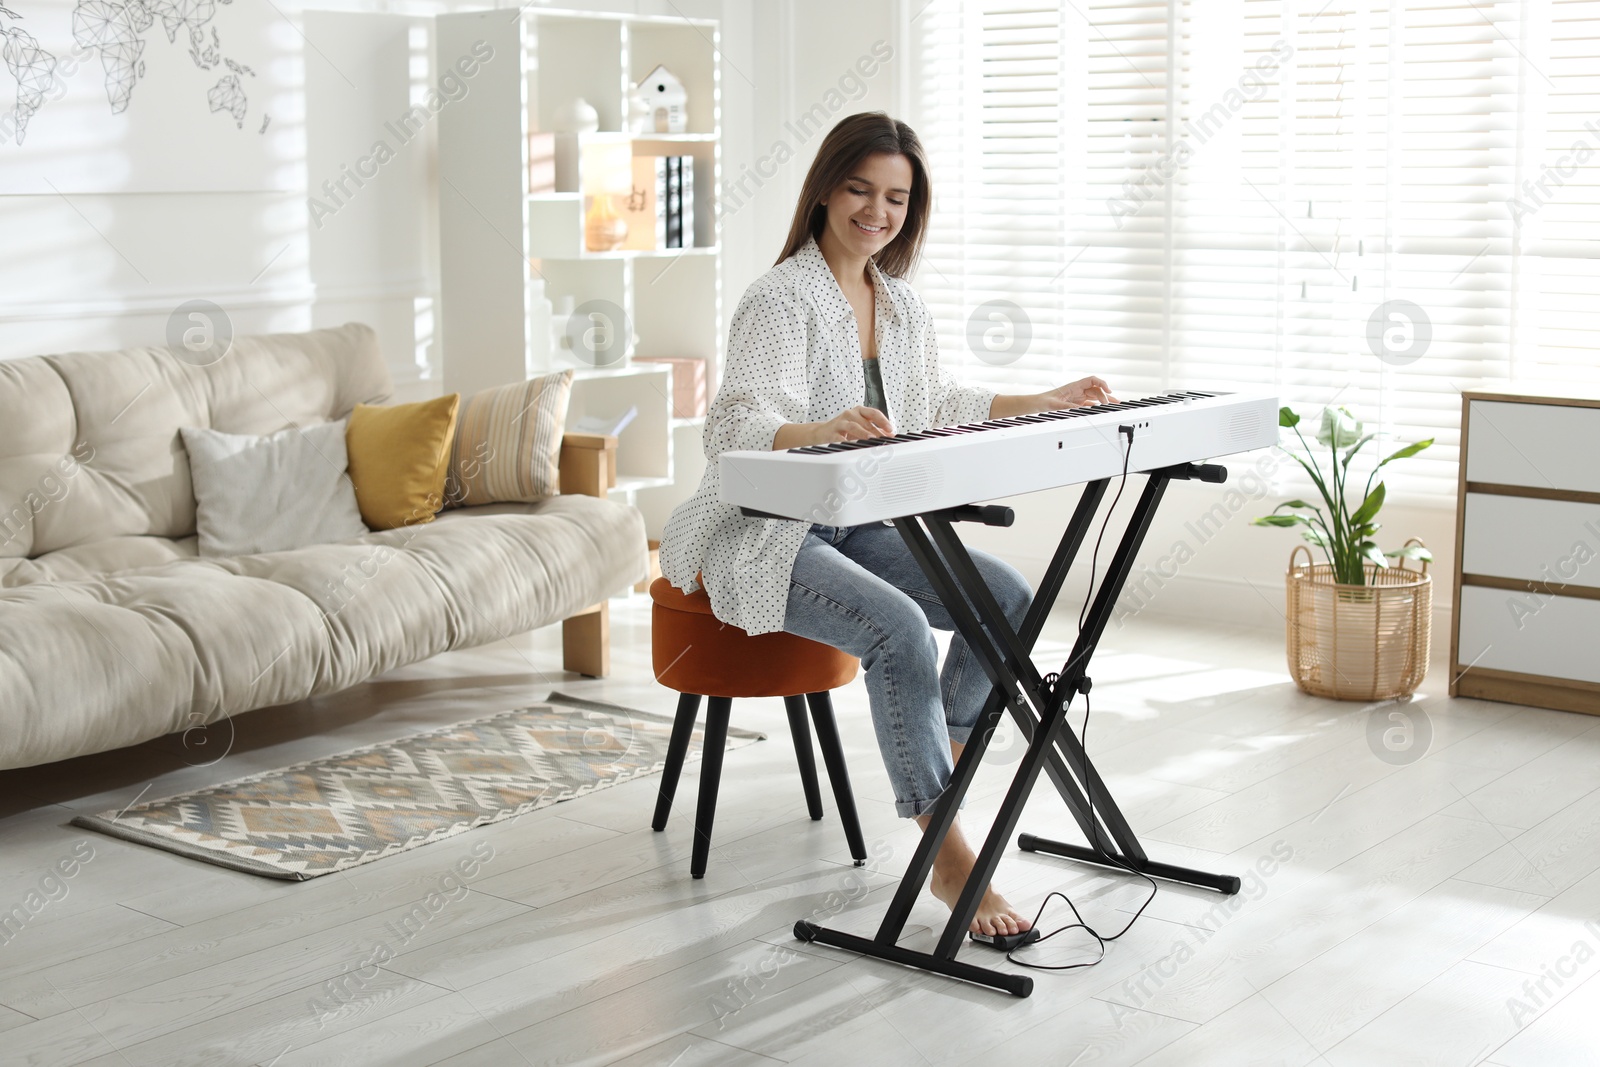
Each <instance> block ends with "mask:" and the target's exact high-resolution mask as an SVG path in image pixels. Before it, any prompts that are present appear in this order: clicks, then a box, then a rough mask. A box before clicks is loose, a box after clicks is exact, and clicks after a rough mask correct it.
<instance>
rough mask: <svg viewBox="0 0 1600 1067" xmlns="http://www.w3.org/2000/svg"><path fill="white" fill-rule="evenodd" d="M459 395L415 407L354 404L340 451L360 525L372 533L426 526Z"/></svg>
mask: <svg viewBox="0 0 1600 1067" xmlns="http://www.w3.org/2000/svg"><path fill="white" fill-rule="evenodd" d="M460 406H461V394H460V393H451V394H450V395H448V396H441V397H439V398H438V399H437V400H424V401H422V402H421V403H417V404H393V405H389V406H384V407H375V406H373V405H370V404H357V405H356V409H355V411H353V412H351V413H350V429H349V431H348V432H347V433H346V434H345V448H346V451H348V452H349V453H350V480H351V481H352V482H354V483H355V487H356V503H357V504H358V505H360V507H361V521H363V522H365V523H366V524H367V525H368V526H370V527H371V528H372V529H374V530H392V529H395V528H396V527H399V526H413V525H415V524H417V523H419V522H432V521H433V516H434V513H435V512H437V511H438V510H439V507H440V505H441V504H442V503H443V502H444V479H445V474H446V473H447V472H448V471H449V469H450V442H451V439H452V438H453V437H454V436H455V429H456V412H457V410H458V409H459V408H460Z"/></svg>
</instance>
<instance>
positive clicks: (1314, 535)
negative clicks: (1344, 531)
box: [1300, 528, 1328, 548]
mask: <svg viewBox="0 0 1600 1067" xmlns="http://www.w3.org/2000/svg"><path fill="white" fill-rule="evenodd" d="M1300 536H1301V537H1304V538H1305V539H1306V540H1307V541H1310V542H1311V543H1312V544H1314V545H1316V546H1317V547H1318V548H1327V547H1328V539H1327V538H1326V537H1323V536H1322V531H1320V530H1318V529H1315V528H1312V529H1310V530H1307V531H1306V532H1305V533H1303V534H1301V535H1300Z"/></svg>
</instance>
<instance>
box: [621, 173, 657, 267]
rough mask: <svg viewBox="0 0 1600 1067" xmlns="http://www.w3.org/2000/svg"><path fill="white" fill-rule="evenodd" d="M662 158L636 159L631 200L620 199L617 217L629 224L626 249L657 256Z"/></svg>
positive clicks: (624, 242) (624, 241)
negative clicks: (659, 163) (658, 166)
mask: <svg viewBox="0 0 1600 1067" xmlns="http://www.w3.org/2000/svg"><path fill="white" fill-rule="evenodd" d="M659 158H660V157H659V156H634V157H633V182H632V187H631V188H630V189H629V191H628V195H627V196H619V197H617V198H616V205H617V213H618V214H619V215H621V216H622V220H623V221H624V222H626V223H627V224H628V236H627V237H625V238H623V241H622V247H623V248H627V249H633V250H636V251H642V252H654V251H655V250H656V249H657V248H658V247H659V245H657V243H656V160H657V159H659Z"/></svg>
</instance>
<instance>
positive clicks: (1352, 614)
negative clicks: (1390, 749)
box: [1253, 407, 1433, 700]
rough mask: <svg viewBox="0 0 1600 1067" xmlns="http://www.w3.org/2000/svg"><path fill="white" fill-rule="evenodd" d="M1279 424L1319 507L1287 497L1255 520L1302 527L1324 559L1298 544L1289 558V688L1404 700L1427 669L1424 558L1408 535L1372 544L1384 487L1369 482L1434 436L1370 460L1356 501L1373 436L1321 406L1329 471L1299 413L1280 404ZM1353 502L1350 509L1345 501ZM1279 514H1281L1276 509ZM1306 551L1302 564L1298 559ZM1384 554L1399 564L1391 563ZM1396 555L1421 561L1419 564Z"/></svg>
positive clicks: (1320, 435) (1344, 412)
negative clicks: (1295, 443) (1355, 468)
mask: <svg viewBox="0 0 1600 1067" xmlns="http://www.w3.org/2000/svg"><path fill="white" fill-rule="evenodd" d="M1278 425H1279V426H1280V427H1282V428H1284V429H1289V430H1293V431H1294V435H1295V438H1296V439H1298V440H1299V442H1300V446H1301V448H1302V449H1304V452H1303V453H1302V452H1301V451H1298V450H1296V449H1293V448H1285V447H1284V446H1282V445H1280V446H1279V448H1280V449H1282V451H1284V452H1285V453H1287V454H1288V455H1289V456H1290V457H1291V458H1293V459H1294V461H1295V462H1296V463H1299V464H1300V466H1302V467H1304V468H1305V471H1306V473H1307V474H1308V475H1310V476H1311V481H1312V483H1313V484H1314V485H1315V486H1316V487H1317V492H1318V493H1320V494H1321V497H1322V501H1321V503H1314V502H1310V501H1306V500H1287V501H1284V502H1283V503H1282V504H1279V505H1278V506H1277V507H1276V508H1274V509H1273V513H1272V514H1271V515H1264V516H1262V517H1261V518H1258V519H1255V520H1254V522H1253V524H1254V525H1256V526H1283V527H1291V526H1298V527H1303V529H1302V530H1301V536H1302V537H1303V538H1304V539H1305V540H1306V541H1308V542H1310V543H1311V544H1312V545H1315V546H1316V547H1317V548H1320V549H1322V554H1323V557H1324V559H1325V561H1326V562H1323V563H1317V562H1314V561H1313V559H1312V556H1311V552H1310V550H1309V549H1307V548H1306V547H1305V546H1304V545H1300V546H1296V548H1295V550H1294V551H1293V552H1291V553H1290V554H1289V574H1288V588H1287V597H1288V613H1287V616H1286V618H1287V622H1288V657H1289V672H1290V674H1291V675H1293V677H1294V680H1295V684H1297V685H1298V686H1299V687H1300V688H1301V689H1303V690H1305V691H1306V692H1308V693H1312V694H1315V695H1317V696H1329V697H1335V698H1338V699H1340V700H1387V699H1392V698H1394V697H1399V696H1405V695H1407V694H1409V693H1411V692H1413V691H1414V690H1415V689H1416V688H1417V686H1418V685H1420V684H1421V683H1422V679H1423V677H1424V676H1425V675H1426V674H1427V671H1428V646H1429V630H1430V625H1429V624H1430V622H1431V618H1432V610H1433V579H1432V578H1431V577H1429V575H1428V563H1429V561H1431V560H1432V559H1433V554H1432V553H1430V552H1429V551H1428V549H1427V548H1426V547H1424V546H1423V545H1422V543H1421V542H1420V541H1417V540H1416V539H1415V538H1413V539H1412V540H1410V541H1407V542H1406V543H1405V544H1404V545H1402V546H1401V547H1399V548H1395V549H1390V550H1389V551H1387V552H1385V551H1383V550H1382V549H1380V548H1379V547H1378V543H1377V542H1376V541H1375V540H1374V537H1375V536H1376V534H1377V532H1378V530H1379V529H1380V526H1379V523H1378V521H1377V517H1378V512H1379V511H1380V510H1381V509H1382V508H1383V504H1384V501H1385V499H1386V490H1385V488H1384V483H1383V482H1381V481H1380V482H1378V483H1377V485H1373V481H1374V480H1375V479H1376V478H1377V477H1378V472H1379V471H1381V470H1383V468H1384V467H1387V466H1388V465H1389V464H1390V463H1393V462H1394V461H1395V460H1400V459H1406V458H1408V457H1410V456H1414V455H1416V454H1417V453H1418V452H1421V451H1422V450H1423V449H1425V448H1427V447H1429V446H1430V445H1432V444H1433V438H1431V437H1430V438H1428V439H1427V440H1426V441H1417V442H1415V443H1413V444H1409V445H1406V446H1405V447H1404V448H1401V449H1399V450H1397V451H1395V452H1392V453H1390V454H1389V455H1388V456H1386V457H1384V458H1383V459H1381V460H1379V461H1378V463H1377V464H1376V465H1375V466H1374V467H1373V468H1372V470H1371V471H1370V472H1369V473H1368V474H1367V478H1366V483H1365V485H1364V486H1363V488H1362V490H1361V495H1360V496H1359V497H1355V498H1352V497H1351V495H1350V493H1349V487H1350V484H1351V480H1352V477H1355V478H1359V477H1360V475H1359V474H1355V475H1352V472H1351V469H1350V467H1351V461H1353V460H1354V459H1355V458H1356V456H1357V455H1358V454H1360V452H1361V450H1362V449H1363V448H1365V447H1366V446H1367V445H1368V444H1369V443H1370V442H1371V441H1372V440H1373V439H1374V438H1376V437H1377V436H1378V435H1377V434H1376V433H1367V432H1366V428H1365V427H1364V426H1363V425H1362V423H1361V421H1360V420H1359V419H1357V418H1356V417H1355V416H1354V415H1352V414H1351V413H1350V411H1349V409H1348V408H1343V407H1339V408H1334V407H1327V408H1324V409H1323V410H1322V423H1321V425H1320V426H1319V427H1318V429H1317V443H1318V444H1320V445H1322V446H1323V447H1325V448H1326V449H1327V450H1328V468H1327V472H1326V474H1324V471H1323V467H1322V463H1321V461H1320V460H1319V459H1318V458H1317V454H1316V453H1315V452H1313V450H1312V447H1311V445H1310V443H1309V442H1307V441H1306V439H1305V435H1304V434H1303V433H1301V431H1300V416H1298V415H1296V414H1295V413H1294V412H1293V411H1292V410H1291V409H1289V408H1287V407H1285V408H1281V409H1280V410H1279V412H1278ZM1352 504H1353V506H1352ZM1280 513H1283V514H1280ZM1302 552H1303V553H1305V558H1304V561H1303V562H1297V558H1296V557H1297V556H1299V555H1300V553H1302ZM1390 559H1396V560H1397V561H1400V562H1399V565H1398V566H1393V567H1391V566H1390V564H1389V561H1390ZM1405 560H1415V561H1417V562H1419V563H1420V564H1421V568H1420V570H1412V569H1410V568H1408V567H1406V566H1405V564H1404V561H1405Z"/></svg>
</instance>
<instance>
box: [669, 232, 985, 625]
mask: <svg viewBox="0 0 1600 1067" xmlns="http://www.w3.org/2000/svg"><path fill="white" fill-rule="evenodd" d="M869 269H870V271H871V273H872V277H873V288H874V298H875V300H876V302H877V304H876V314H877V319H878V331H877V341H878V361H879V368H880V370H881V371H882V374H883V388H884V394H885V397H886V399H887V400H888V404H889V410H890V411H891V412H894V413H895V414H894V417H893V421H894V428H895V432H897V433H914V432H916V431H919V430H926V429H929V428H930V427H935V426H953V425H957V424H959V423H965V422H979V421H981V420H983V419H987V418H988V417H989V404H990V402H991V401H992V400H993V399H994V397H995V393H994V391H993V390H990V389H983V388H978V387H975V386H963V385H959V384H958V383H957V382H956V379H955V376H954V375H953V374H952V373H951V372H950V371H949V370H948V369H947V368H945V367H942V366H940V364H939V350H938V345H937V342H936V340H935V337H934V329H933V319H932V316H930V315H929V314H928V309H927V307H926V306H925V305H924V304H923V303H922V298H921V297H919V296H918V295H917V293H916V291H915V290H914V289H912V288H911V285H910V283H909V282H907V281H905V280H904V279H902V278H893V277H890V276H888V275H886V274H883V273H882V272H881V271H879V270H878V268H877V265H876V264H873V265H871V267H870V268H869ZM865 392H866V379H865V376H864V374H863V371H862V361H861V342H860V336H859V333H858V331H857V329H856V321H855V313H854V311H853V310H852V309H851V307H850V302H849V301H848V300H847V299H845V295H844V293H843V291H842V290H840V288H839V284H838V282H836V281H835V280H834V277H833V272H832V271H830V270H829V269H828V263H827V261H826V260H825V259H823V258H822V252H821V250H819V249H818V248H817V243H816V241H815V240H811V241H808V242H806V244H805V247H803V248H801V249H800V251H798V252H796V253H795V254H794V255H793V256H790V257H789V258H788V259H786V260H784V261H783V262H781V263H779V264H778V265H777V266H775V267H773V268H772V269H771V270H769V271H768V272H767V273H766V274H764V275H762V276H761V277H760V278H758V279H756V281H755V282H754V283H753V284H751V286H750V288H749V289H747V290H746V291H745V294H744V297H743V298H742V299H741V300H740V301H739V306H738V308H737V309H736V310H735V311H734V314H733V322H732V323H731V325H730V327H729V330H728V354H727V359H726V361H725V363H724V366H723V377H722V383H721V385H720V386H719V387H718V389H717V395H716V398H715V399H714V400H713V401H712V403H711V409H710V411H709V412H708V413H707V415H706V425H705V431H704V435H703V442H704V445H705V450H706V458H707V460H708V462H707V464H706V472H705V476H704V477H703V478H702V479H701V480H700V486H699V488H698V489H697V490H696V491H695V494H694V495H693V496H691V497H690V498H689V499H688V500H686V501H684V502H683V503H682V504H680V505H678V507H677V508H676V509H675V510H674V511H673V513H672V516H671V518H670V519H668V520H667V525H666V529H665V530H664V531H663V532H662V535H661V573H662V574H663V575H664V576H665V577H666V579H667V580H668V581H669V582H671V583H672V584H673V585H674V586H676V587H677V588H679V589H682V590H684V591H685V592H693V591H695V590H696V589H698V588H699V584H698V583H697V581H696V579H695V575H696V573H702V574H703V575H704V578H705V585H706V593H707V594H708V595H709V597H710V598H711V610H712V612H713V613H714V614H715V615H716V616H717V618H719V619H721V620H722V621H723V622H726V623H729V624H730V625H733V626H737V627H739V628H741V629H743V630H746V631H748V632H749V633H752V634H763V633H770V632H772V631H774V630H781V629H783V617H784V613H785V610H786V608H787V606H788V599H789V575H790V572H791V571H792V570H793V569H794V560H795V557H796V556H797V555H798V554H799V552H800V543H801V542H802V541H803V540H805V535H806V532H807V531H808V530H810V528H811V523H810V522H805V521H797V520H790V519H757V518H749V517H746V516H744V515H741V514H740V513H739V509H738V508H737V507H735V506H734V505H732V504H727V503H724V502H723V500H722V498H721V482H720V473H721V470H720V467H721V465H720V464H719V463H718V462H717V461H716V460H717V457H718V456H720V455H721V454H722V453H724V452H732V451H746V450H747V451H763V452H764V451H768V450H770V449H771V448H772V439H773V436H774V435H775V434H776V433H777V432H778V428H779V427H781V426H783V425H784V424H785V423H791V422H821V421H825V420H828V419H831V418H833V417H834V416H836V415H838V414H839V413H840V412H842V411H844V410H845V409H846V408H852V407H855V406H857V405H858V404H861V403H862V401H863V398H864V397H865Z"/></svg>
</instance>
